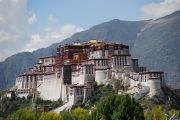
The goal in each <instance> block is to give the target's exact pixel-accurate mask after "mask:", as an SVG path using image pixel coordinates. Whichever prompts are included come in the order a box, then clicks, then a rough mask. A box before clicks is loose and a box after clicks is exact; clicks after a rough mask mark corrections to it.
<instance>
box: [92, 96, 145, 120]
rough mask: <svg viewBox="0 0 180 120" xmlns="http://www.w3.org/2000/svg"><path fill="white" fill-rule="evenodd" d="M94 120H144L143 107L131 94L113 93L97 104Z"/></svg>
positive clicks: (93, 115)
mask: <svg viewBox="0 0 180 120" xmlns="http://www.w3.org/2000/svg"><path fill="white" fill-rule="evenodd" d="M92 119H93V120H99V119H102V120H144V114H143V109H142V108H141V106H140V105H139V104H138V103H137V102H136V101H135V100H134V99H133V98H131V97H130V96H129V95H120V96H119V95H116V94H111V95H109V96H107V97H106V98H105V99H104V100H102V101H100V102H99V103H98V104H97V107H96V109H95V110H94V111H93V112H92Z"/></svg>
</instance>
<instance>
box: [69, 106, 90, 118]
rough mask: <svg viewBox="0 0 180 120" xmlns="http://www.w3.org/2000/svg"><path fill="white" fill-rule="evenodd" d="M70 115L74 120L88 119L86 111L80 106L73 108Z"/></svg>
mask: <svg viewBox="0 0 180 120" xmlns="http://www.w3.org/2000/svg"><path fill="white" fill-rule="evenodd" d="M72 115H73V118H74V119H75V120H89V119H90V116H89V113H88V111H87V110H85V109H83V108H80V107H78V108H75V109H74V110H73V111H72Z"/></svg>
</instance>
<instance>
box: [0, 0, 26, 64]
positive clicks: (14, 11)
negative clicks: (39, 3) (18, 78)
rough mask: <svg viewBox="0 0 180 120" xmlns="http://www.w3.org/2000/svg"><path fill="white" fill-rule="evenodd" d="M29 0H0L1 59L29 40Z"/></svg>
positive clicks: (15, 51) (17, 49)
mask: <svg viewBox="0 0 180 120" xmlns="http://www.w3.org/2000/svg"><path fill="white" fill-rule="evenodd" d="M26 5H27V0H0V51H1V54H0V61H3V60H4V59H5V58H6V57H7V56H10V55H12V54H14V53H17V52H18V51H19V50H20V48H22V46H23V43H25V42H27V36H26V33H27V32H26V30H27V27H28V11H27V8H26Z"/></svg>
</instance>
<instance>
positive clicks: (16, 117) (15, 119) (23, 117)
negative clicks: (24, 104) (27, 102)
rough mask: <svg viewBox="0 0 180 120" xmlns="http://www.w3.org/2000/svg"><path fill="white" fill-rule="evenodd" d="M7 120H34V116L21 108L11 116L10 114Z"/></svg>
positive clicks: (31, 112) (30, 111) (26, 109)
mask: <svg viewBox="0 0 180 120" xmlns="http://www.w3.org/2000/svg"><path fill="white" fill-rule="evenodd" d="M7 120H36V114H35V112H33V111H32V110H30V109H28V108H21V109H19V110H18V111H16V112H14V113H13V114H10V115H9V116H8V117H7Z"/></svg>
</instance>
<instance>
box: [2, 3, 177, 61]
mask: <svg viewBox="0 0 180 120" xmlns="http://www.w3.org/2000/svg"><path fill="white" fill-rule="evenodd" d="M177 10H180V0H0V51H1V52H0V61H3V60H5V59H6V58H7V57H9V56H11V55H13V54H16V53H19V52H23V51H28V52H32V51H34V50H37V49H39V48H42V47H48V46H49V45H51V44H53V43H57V42H60V41H62V40H64V39H65V38H68V37H70V36H72V35H73V34H75V33H76V32H81V31H83V30H87V29H88V28H90V27H92V26H94V25H97V24H100V23H102V22H106V21H109V20H112V19H120V20H128V21H137V20H144V19H146V20H147V19H157V18H160V17H162V16H165V15H168V14H170V13H172V12H174V11H177Z"/></svg>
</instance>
